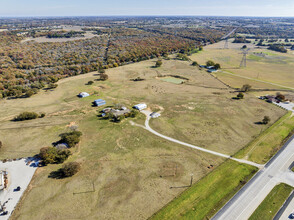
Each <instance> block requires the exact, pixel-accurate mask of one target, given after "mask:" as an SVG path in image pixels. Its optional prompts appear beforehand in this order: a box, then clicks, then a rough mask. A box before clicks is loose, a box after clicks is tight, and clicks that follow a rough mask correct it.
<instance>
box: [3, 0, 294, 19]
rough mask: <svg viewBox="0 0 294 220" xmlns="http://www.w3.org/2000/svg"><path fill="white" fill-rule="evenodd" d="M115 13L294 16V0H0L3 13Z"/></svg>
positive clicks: (58, 14) (23, 14) (74, 14)
mask: <svg viewBox="0 0 294 220" xmlns="http://www.w3.org/2000/svg"><path fill="white" fill-rule="evenodd" d="M112 15H116V16H119V15H142V16H143V15H156V16H157V15H162V16H164V15H195V16H196V15H201V16H259V17H293V16H294V0H0V17H14V16H17V17H22V16H112Z"/></svg>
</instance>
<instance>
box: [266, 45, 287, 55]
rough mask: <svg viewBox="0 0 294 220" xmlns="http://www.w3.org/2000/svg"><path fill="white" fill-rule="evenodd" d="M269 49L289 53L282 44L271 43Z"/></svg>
mask: <svg viewBox="0 0 294 220" xmlns="http://www.w3.org/2000/svg"><path fill="white" fill-rule="evenodd" d="M268 49H269V50H274V51H278V52H281V53H287V49H286V48H285V46H284V45H282V44H271V45H269V47H268Z"/></svg>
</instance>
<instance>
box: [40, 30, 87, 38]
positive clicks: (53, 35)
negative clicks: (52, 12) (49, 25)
mask: <svg viewBox="0 0 294 220" xmlns="http://www.w3.org/2000/svg"><path fill="white" fill-rule="evenodd" d="M83 34H85V32H84V31H69V32H64V31H54V32H52V31H50V32H48V34H47V35H46V37H47V38H72V37H83V36H84V35H83Z"/></svg>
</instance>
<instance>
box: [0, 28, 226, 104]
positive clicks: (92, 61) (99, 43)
mask: <svg viewBox="0 0 294 220" xmlns="http://www.w3.org/2000/svg"><path fill="white" fill-rule="evenodd" d="M181 30H182V31H183V33H181V35H179V34H175V33H173V31H172V30H171V29H165V30H164V31H165V32H166V33H159V32H153V31H146V30H139V29H133V28H124V27H121V28H111V29H110V28H106V29H99V34H102V35H100V36H97V37H94V38H91V39H83V40H76V41H68V42H56V43H48V42H47V43H37V42H34V41H30V42H25V43H20V41H21V40H22V39H23V38H22V37H19V36H17V33H16V32H7V33H6V32H5V34H3V35H1V36H0V98H5V97H16V98H19V97H30V96H32V95H34V94H36V93H37V92H38V90H39V89H53V88H55V87H56V86H57V85H56V84H55V83H56V82H57V81H58V80H60V79H62V78H64V77H69V76H75V75H79V74H84V73H88V72H91V71H97V70H98V69H101V68H102V69H108V68H113V67H118V66H121V65H124V64H128V63H132V62H140V61H143V60H148V59H152V58H157V57H161V56H166V55H167V54H170V53H178V52H180V51H181V52H182V53H185V54H191V53H193V51H195V49H196V46H197V45H200V44H201V40H203V39H204V38H205V36H206V39H211V40H208V41H209V42H214V41H215V40H217V39H218V37H219V36H221V32H216V33H214V34H213V31H212V30H208V31H207V33H206V32H205V30H206V29H204V30H202V29H201V30H196V29H193V30H186V31H184V30H185V29H181ZM69 33H72V34H73V33H80V32H69ZM54 34H55V33H54ZM54 34H53V33H52V37H54V36H55V35H54ZM61 34H62V35H63V33H61ZM185 36H186V37H185ZM189 36H190V37H189ZM197 36H198V37H197ZM57 37H58V35H57ZM192 37H193V39H192ZM190 38H191V39H190ZM197 39H198V40H197ZM208 41H205V42H208ZM105 51H107V53H105ZM105 54H107V57H105Z"/></svg>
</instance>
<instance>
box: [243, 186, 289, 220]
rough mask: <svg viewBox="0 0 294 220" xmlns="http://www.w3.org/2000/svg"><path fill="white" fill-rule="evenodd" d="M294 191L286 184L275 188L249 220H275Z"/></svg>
mask: <svg viewBox="0 0 294 220" xmlns="http://www.w3.org/2000/svg"><path fill="white" fill-rule="evenodd" d="M292 191H293V187H291V186H289V185H287V184H284V183H281V184H279V185H277V186H275V188H274V189H273V190H272V191H271V192H270V193H269V194H268V195H267V197H266V198H265V199H264V200H263V202H262V203H261V204H260V205H259V206H258V208H257V209H256V210H255V212H254V213H253V214H252V215H251V216H250V218H249V220H271V219H273V218H274V217H275V215H276V214H277V212H278V211H279V210H280V208H281V207H282V205H283V204H284V202H285V201H286V200H287V198H288V197H289V195H290V193H291V192H292Z"/></svg>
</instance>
